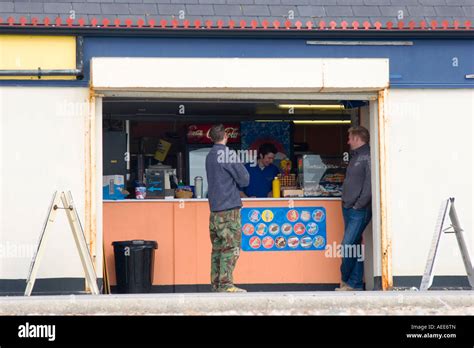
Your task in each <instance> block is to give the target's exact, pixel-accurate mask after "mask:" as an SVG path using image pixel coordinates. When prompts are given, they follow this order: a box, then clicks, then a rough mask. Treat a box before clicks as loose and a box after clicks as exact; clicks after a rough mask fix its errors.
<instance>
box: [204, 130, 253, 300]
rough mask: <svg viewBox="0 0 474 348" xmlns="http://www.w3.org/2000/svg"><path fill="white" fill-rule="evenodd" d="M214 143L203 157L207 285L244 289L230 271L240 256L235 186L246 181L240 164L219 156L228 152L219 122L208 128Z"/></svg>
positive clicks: (239, 203)
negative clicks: (206, 202) (207, 210)
mask: <svg viewBox="0 0 474 348" xmlns="http://www.w3.org/2000/svg"><path fill="white" fill-rule="evenodd" d="M209 135H210V137H211V140H212V141H213V142H214V146H213V147H212V149H211V151H210V152H209V154H208V155H207V157H206V174H207V180H208V194H207V197H208V200H209V206H210V209H211V215H210V218H209V231H210V236H211V243H212V254H211V286H212V291H215V292H246V291H245V290H244V289H240V288H238V287H236V286H235V285H234V281H233V272H234V268H235V265H236V263H237V260H238V258H239V255H240V247H241V239H242V238H241V237H242V235H241V233H242V232H241V222H240V208H241V207H242V201H241V199H240V194H239V190H238V188H237V187H238V186H247V185H248V184H249V174H248V172H247V171H246V170H245V167H244V165H243V164H242V163H230V162H227V161H225V160H223V158H225V156H221V155H222V153H223V152H226V153H227V152H228V151H229V149H228V148H227V146H226V144H227V138H228V136H227V134H226V132H225V128H224V126H223V125H222V124H218V125H214V126H212V128H211V129H210V131H209Z"/></svg>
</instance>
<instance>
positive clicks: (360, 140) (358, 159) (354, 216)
mask: <svg viewBox="0 0 474 348" xmlns="http://www.w3.org/2000/svg"><path fill="white" fill-rule="evenodd" d="M348 132H349V140H348V142H347V143H348V144H349V146H350V148H351V155H352V157H351V160H350V161H349V166H348V167H347V171H346V178H345V179H344V184H343V187H342V213H343V218H344V237H343V240H342V243H341V245H342V250H343V251H344V252H343V255H342V264H341V286H340V287H339V288H336V290H337V291H359V290H363V277H364V261H363V258H361V257H358V256H355V255H351V254H353V253H351V252H350V251H351V250H357V254H359V255H363V252H362V250H361V248H363V247H364V246H363V245H362V233H363V232H364V230H365V228H366V227H367V225H368V223H369V222H370V219H371V218H372V207H371V202H372V191H371V180H370V146H369V137H370V135H369V131H368V130H367V129H366V128H364V127H361V126H359V127H351V128H349V131H348ZM346 252H347V253H348V254H346Z"/></svg>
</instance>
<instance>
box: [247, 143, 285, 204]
mask: <svg viewBox="0 0 474 348" xmlns="http://www.w3.org/2000/svg"><path fill="white" fill-rule="evenodd" d="M276 153H277V149H276V147H275V145H273V144H270V143H265V144H262V145H260V147H259V148H258V161H257V165H256V166H252V164H251V163H247V164H246V165H245V168H246V169H247V171H248V172H249V174H250V183H249V185H248V186H247V187H241V191H240V196H241V197H242V198H245V197H259V198H263V197H271V196H272V181H273V179H274V178H275V177H276V176H277V175H278V174H279V173H280V170H279V169H278V167H277V166H275V165H274V164H273V160H274V159H275V155H276Z"/></svg>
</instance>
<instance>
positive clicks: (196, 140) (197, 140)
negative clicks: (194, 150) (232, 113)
mask: <svg viewBox="0 0 474 348" xmlns="http://www.w3.org/2000/svg"><path fill="white" fill-rule="evenodd" d="M211 127H212V124H191V125H189V126H188V129H187V134H186V139H187V141H188V144H212V140H211V137H210V136H209V131H210V130H211ZM224 127H225V131H226V133H227V135H228V136H229V140H228V141H227V142H228V143H231V144H233V143H240V125H239V124H238V123H236V124H224Z"/></svg>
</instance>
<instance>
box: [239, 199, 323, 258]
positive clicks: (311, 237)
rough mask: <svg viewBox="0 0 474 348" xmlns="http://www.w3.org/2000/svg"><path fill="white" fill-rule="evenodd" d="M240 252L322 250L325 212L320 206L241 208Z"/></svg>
mask: <svg viewBox="0 0 474 348" xmlns="http://www.w3.org/2000/svg"><path fill="white" fill-rule="evenodd" d="M241 216H242V221H241V223H242V250H243V251H302V250H323V249H324V248H325V246H326V210H325V209H324V208H323V207H295V208H282V207H275V208H268V207H265V208H242V214H241Z"/></svg>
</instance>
